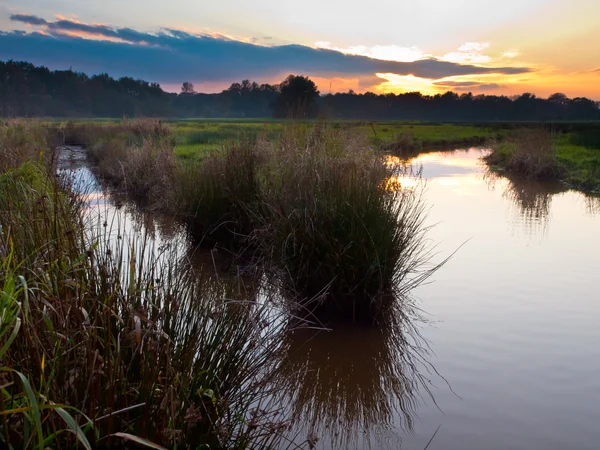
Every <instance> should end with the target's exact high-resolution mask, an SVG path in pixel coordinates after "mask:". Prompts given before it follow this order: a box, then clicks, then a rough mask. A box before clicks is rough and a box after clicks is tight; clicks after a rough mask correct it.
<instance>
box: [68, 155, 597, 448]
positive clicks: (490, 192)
mask: <svg viewBox="0 0 600 450" xmlns="http://www.w3.org/2000/svg"><path fill="white" fill-rule="evenodd" d="M484 154H485V151H484V150H478V149H472V150H469V151H466V150H457V151H454V152H435V153H428V154H424V155H421V156H420V157H418V158H416V159H415V160H414V161H413V163H414V164H417V165H422V167H423V176H424V177H425V178H426V180H427V187H426V191H425V196H424V199H425V202H426V205H427V208H428V216H427V224H428V225H431V226H432V228H431V229H430V230H429V232H428V238H429V239H430V240H431V243H432V244H435V245H436V247H435V251H436V255H435V256H434V258H433V261H434V262H440V261H441V260H443V259H444V258H445V257H447V256H448V255H450V254H451V253H452V252H454V251H455V250H457V249H458V248H459V247H460V250H459V251H458V252H457V253H456V254H455V255H454V256H453V257H452V258H451V260H450V261H449V262H448V263H447V264H446V265H444V266H443V267H442V268H441V269H440V270H439V271H438V272H436V274H435V276H434V277H433V279H432V280H430V281H431V282H430V283H428V284H425V285H423V286H420V287H419V288H417V289H416V290H415V291H414V292H413V297H414V298H413V301H416V306H417V307H418V308H420V311H419V310H414V312H415V313H416V314H410V315H409V317H407V319H406V320H405V322H404V323H403V326H402V328H401V329H394V330H393V331H392V332H389V331H382V330H379V329H370V328H364V327H355V326H349V325H343V326H340V325H338V326H335V327H334V328H335V331H333V332H330V333H326V332H319V333H316V332H315V331H314V330H301V331H297V332H295V333H292V334H291V335H290V336H289V337H288V338H289V339H290V343H289V344H290V345H289V348H290V353H289V355H287V358H288V362H289V366H288V368H289V370H288V373H287V374H286V376H287V377H288V381H290V386H292V388H289V390H288V391H287V392H285V393H284V395H283V396H282V399H281V402H282V404H281V406H282V409H283V410H284V411H287V412H288V413H291V414H292V416H293V418H294V421H293V424H292V425H293V426H292V429H291V430H290V439H292V440H293V441H295V442H299V443H300V442H303V441H305V440H306V438H307V437H308V438H310V439H311V441H312V442H313V444H314V445H315V447H316V448H321V449H327V448H367V447H370V448H374V449H379V448H382V449H385V448H390V449H392V448H393V449H396V448H404V449H409V450H413V449H414V450H422V449H424V448H425V447H426V446H427V444H428V442H429V440H430V439H431V437H432V436H433V435H434V433H435V432H436V430H437V429H438V427H439V431H438V432H437V434H436V435H435V438H434V440H433V442H431V444H430V446H429V449H443V450H480V449H498V450H508V449H511V450H512V449H514V450H532V449H533V450H537V449H540V450H541V449H556V450H559V449H560V450H563V449H566V448H569V449H571V448H572V449H582V450H587V449H589V450H592V449H598V448H600V296H599V295H598V292H599V291H600V281H599V278H598V274H600V254H599V251H600V201H599V200H598V199H597V198H596V199H593V198H587V197H586V196H584V195H582V194H580V193H577V192H573V191H570V190H568V189H567V188H566V187H565V186H563V185H561V184H549V183H537V182H532V181H527V180H522V179H519V178H514V177H511V179H508V178H505V177H502V176H498V175H493V174H490V173H488V172H487V171H486V170H485V168H484V166H483V165H482V163H481V161H480V158H481V156H482V155H484ZM66 155H70V156H69V158H67V159H64V160H63V161H62V167H63V168H64V169H68V170H74V171H75V173H76V174H78V178H79V179H80V180H81V181H80V183H81V184H80V185H78V186H85V190H86V192H87V193H88V202H89V205H90V209H92V207H94V208H96V209H95V210H96V211H101V213H95V214H97V216H93V215H92V216H90V217H92V218H94V217H95V219H94V220H96V223H97V227H99V228H102V227H103V222H105V221H107V220H109V219H111V220H112V219H113V218H114V217H121V216H122V215H121V216H119V215H117V214H116V213H115V211H116V210H117V209H118V207H115V202H114V200H113V199H112V198H111V197H107V196H105V195H104V194H102V193H101V189H100V188H99V186H98V185H94V187H93V188H92V189H91V191H90V188H89V186H90V182H92V183H93V182H94V179H93V176H92V175H91V173H90V172H89V171H88V170H87V169H86V168H85V167H84V166H85V164H84V159H82V154H81V153H78V151H77V149H75V151H73V149H72V150H71V151H70V152H67V153H66ZM69 164H71V165H69ZM82 189H83V188H82ZM102 211H103V212H102ZM126 211H127V213H126V214H125V215H124V217H125V221H124V223H123V225H119V226H116V227H115V226H113V227H111V228H110V229H111V230H113V231H111V232H115V233H117V234H123V233H124V234H128V233H129V234H131V235H134V236H142V235H145V234H146V232H147V231H150V234H151V235H152V236H153V239H154V242H156V246H155V247H156V248H160V247H161V246H164V245H174V244H173V241H174V240H175V241H177V242H178V243H177V244H176V245H177V246H178V249H180V251H181V252H182V254H183V255H188V256H189V252H190V251H191V244H190V242H189V240H186V237H185V233H184V230H183V229H182V228H181V226H179V225H178V224H177V223H176V222H175V221H173V220H172V219H170V218H165V217H161V216H155V215H148V214H142V213H140V212H139V211H137V212H136V210H135V208H133V209H127V210H126ZM114 220H117V219H114ZM463 244H464V245H463ZM461 245H462V247H461ZM202 255H204V257H197V258H190V259H192V260H194V261H196V262H195V263H196V264H198V265H214V264H215V262H214V261H215V260H214V257H213V255H212V254H209V255H208V257H207V254H205V253H204V254H202V253H200V256H202ZM418 316H420V317H418Z"/></svg>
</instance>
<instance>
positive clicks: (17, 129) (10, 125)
mask: <svg viewBox="0 0 600 450" xmlns="http://www.w3.org/2000/svg"><path fill="white" fill-rule="evenodd" d="M51 135H52V133H50V132H49V131H48V129H47V128H45V127H44V126H42V124H41V123H39V122H36V121H26V120H11V121H7V122H6V123H4V124H0V173H2V172H5V171H7V170H9V169H14V168H17V167H19V166H21V164H23V163H24V162H27V161H38V162H40V161H49V160H50V159H51V158H52V149H53V145H52V143H53V140H51V139H50V136H51Z"/></svg>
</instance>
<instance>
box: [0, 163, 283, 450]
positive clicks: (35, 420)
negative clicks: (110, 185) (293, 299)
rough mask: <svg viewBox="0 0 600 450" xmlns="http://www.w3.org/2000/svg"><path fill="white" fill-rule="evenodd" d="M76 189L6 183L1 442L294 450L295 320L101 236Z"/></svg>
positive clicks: (143, 248)
mask: <svg viewBox="0 0 600 450" xmlns="http://www.w3.org/2000/svg"><path fill="white" fill-rule="evenodd" d="M65 182H66V181H64V180H63V181H61V180H57V179H56V178H55V176H54V175H50V174H49V172H48V171H47V167H45V166H43V165H38V164H36V163H25V164H24V165H21V166H20V167H19V168H17V169H9V170H8V171H5V172H3V173H2V174H0V288H1V292H0V294H1V295H0V311H1V313H0V314H1V315H0V317H1V320H0V394H1V396H0V442H1V444H0V446H2V447H3V448H14V449H17V448H18V449H21V448H25V449H26V448H39V449H44V448H48V447H50V448H72V447H75V446H78V447H79V448H105V447H115V446H120V445H123V443H124V442H125V441H131V440H133V441H137V442H142V443H145V445H151V446H154V448H158V446H163V447H169V448H273V447H274V448H280V447H281V446H283V445H284V444H283V442H282V441H281V439H282V438H281V435H282V431H283V429H284V428H285V422H284V421H283V419H281V418H279V416H277V417H276V416H275V412H276V411H275V410H274V409H273V408H274V405H269V404H268V398H269V397H268V396H269V394H270V392H269V391H268V389H267V386H269V385H272V384H273V377H274V376H276V374H277V372H278V363H277V361H278V358H276V357H277V355H278V354H279V352H280V351H282V346H283V345H284V340H283V339H282V338H281V336H280V333H281V332H282V331H281V330H283V329H284V328H282V327H281V326H277V327H275V326H271V325H270V324H273V322H274V321H276V322H277V323H279V324H282V323H285V317H280V315H279V313H277V311H275V310H273V309H272V308H269V307H267V306H261V305H259V304H257V303H255V302H244V301H232V300H225V299H226V298H229V296H228V295H227V293H228V292H233V290H232V289H230V288H229V287H228V285H227V283H226V281H224V280H219V279H215V278H213V277H211V276H209V275H207V276H206V277H198V275H197V273H193V274H192V273H191V272H190V271H189V270H187V267H188V266H187V264H186V263H185V262H182V261H180V260H178V259H175V256H174V255H170V254H168V253H167V254H165V253H164V252H163V253H161V256H158V254H157V253H154V252H153V251H152V249H151V248H149V247H148V246H147V245H145V244H144V240H142V242H134V241H131V240H129V241H126V240H123V239H122V240H118V241H116V242H115V241H113V240H111V239H110V237H109V236H111V235H113V232H118V230H112V232H111V230H109V229H107V228H106V227H100V228H99V231H98V230H97V229H96V231H92V230H93V229H95V228H93V227H91V225H90V224H88V223H87V222H86V221H84V220H83V218H82V216H81V213H80V212H81V208H82V206H83V205H82V203H81V202H82V199H81V198H80V197H78V196H75V195H74V194H71V193H70V191H69V190H68V189H67V187H68V186H66V185H65V184H64V183H65ZM118 234H121V233H120V232H119V233H118ZM159 259H160V260H159ZM258 324H260V326H258ZM151 442H152V443H153V444H150V443H151Z"/></svg>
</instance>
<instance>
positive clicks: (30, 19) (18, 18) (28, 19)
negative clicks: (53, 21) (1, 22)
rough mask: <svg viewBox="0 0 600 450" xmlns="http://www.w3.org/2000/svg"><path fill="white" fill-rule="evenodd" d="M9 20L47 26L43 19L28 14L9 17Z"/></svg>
mask: <svg viewBox="0 0 600 450" xmlns="http://www.w3.org/2000/svg"><path fill="white" fill-rule="evenodd" d="M10 20H12V21H13V22H23V23H26V24H29V25H48V22H47V21H46V20H45V19H42V18H41V17H37V16H30V15H29V14H13V15H12V16H10Z"/></svg>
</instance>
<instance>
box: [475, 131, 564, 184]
mask: <svg viewBox="0 0 600 450" xmlns="http://www.w3.org/2000/svg"><path fill="white" fill-rule="evenodd" d="M485 159H486V161H487V163H488V164H490V165H497V166H501V167H502V168H504V169H506V170H507V171H509V172H513V173H516V174H519V175H522V176H525V177H527V178H531V179H553V178H558V177H560V176H561V174H562V173H563V167H562V165H561V164H560V163H559V160H558V158H557V153H556V142H555V139H554V136H553V135H552V134H551V133H550V132H548V131H546V130H544V129H522V130H515V131H514V132H512V134H511V135H510V136H509V137H508V138H507V140H506V141H504V142H501V143H496V144H495V145H492V153H490V155H488V156H487V157H486V158H485Z"/></svg>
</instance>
